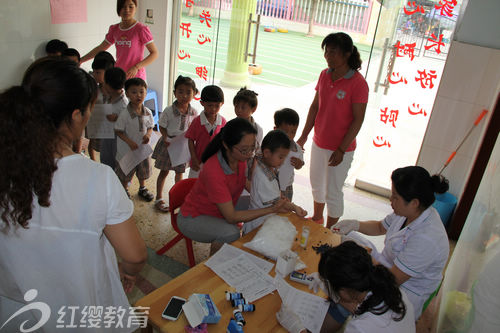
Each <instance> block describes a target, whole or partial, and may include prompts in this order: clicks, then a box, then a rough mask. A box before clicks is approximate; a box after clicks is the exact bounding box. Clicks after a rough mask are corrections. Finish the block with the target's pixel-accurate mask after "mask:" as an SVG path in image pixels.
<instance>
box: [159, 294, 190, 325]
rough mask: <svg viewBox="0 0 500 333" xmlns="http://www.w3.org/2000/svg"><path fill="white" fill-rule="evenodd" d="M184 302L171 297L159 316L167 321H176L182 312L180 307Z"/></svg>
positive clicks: (181, 299)
mask: <svg viewBox="0 0 500 333" xmlns="http://www.w3.org/2000/svg"><path fill="white" fill-rule="evenodd" d="M184 303H186V300H185V299H184V298H181V297H177V296H173V297H172V298H171V299H170V301H169V302H168V304H167V306H166V307H165V310H163V313H162V314H161V316H162V317H163V318H165V319H168V320H177V318H179V316H180V314H181V312H182V306H183V305H184Z"/></svg>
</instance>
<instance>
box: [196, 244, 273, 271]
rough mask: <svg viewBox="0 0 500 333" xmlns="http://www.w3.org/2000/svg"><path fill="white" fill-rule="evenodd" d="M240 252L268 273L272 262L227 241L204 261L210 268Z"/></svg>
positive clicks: (238, 254)
mask: <svg viewBox="0 0 500 333" xmlns="http://www.w3.org/2000/svg"><path fill="white" fill-rule="evenodd" d="M242 254H243V255H245V256H247V257H248V258H249V259H250V260H251V261H252V262H253V263H254V264H256V265H257V267H259V268H260V269H262V270H263V271H264V272H266V273H269V272H270V271H271V270H272V269H273V266H274V263H272V262H269V261H267V260H264V259H262V258H259V257H257V256H254V255H253V254H251V253H248V252H246V251H243V250H242V249H239V248H237V247H235V246H232V245H229V244H227V243H224V245H223V246H222V247H221V248H220V249H219V251H217V252H216V253H215V254H214V255H213V256H211V257H210V259H208V260H207V261H206V262H205V265H207V266H208V267H210V268H212V267H215V266H217V265H220V264H223V263H225V262H226V261H229V260H231V259H234V258H236V257H238V256H240V255H242Z"/></svg>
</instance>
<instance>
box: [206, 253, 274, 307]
mask: <svg viewBox="0 0 500 333" xmlns="http://www.w3.org/2000/svg"><path fill="white" fill-rule="evenodd" d="M210 268H211V269H212V270H213V271H214V272H215V273H216V274H217V275H218V276H219V277H220V278H221V279H223V280H224V282H226V283H227V284H228V285H230V286H231V287H234V288H236V291H238V292H241V293H243V297H244V298H245V299H246V300H247V301H248V302H254V301H256V300H258V299H259V298H261V297H264V296H266V295H267V294H269V293H271V292H273V291H274V290H275V289H276V287H275V286H274V279H273V278H272V277H271V276H269V274H267V273H266V272H264V271H263V270H261V269H260V268H259V267H257V265H255V264H254V263H253V262H252V261H251V260H250V259H249V258H248V257H247V256H246V255H244V254H242V255H240V256H238V257H236V258H233V259H231V260H229V261H226V262H224V263H221V264H219V265H216V266H214V267H210Z"/></svg>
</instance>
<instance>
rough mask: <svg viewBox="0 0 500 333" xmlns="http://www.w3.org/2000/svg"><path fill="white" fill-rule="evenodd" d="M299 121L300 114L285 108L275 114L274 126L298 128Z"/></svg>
mask: <svg viewBox="0 0 500 333" xmlns="http://www.w3.org/2000/svg"><path fill="white" fill-rule="evenodd" d="M299 120H300V118H299V114H298V113H297V112H296V111H295V110H293V109H290V108H284V109H281V110H278V111H276V112H275V113H274V126H276V127H280V126H281V124H288V125H293V126H298V125H299Z"/></svg>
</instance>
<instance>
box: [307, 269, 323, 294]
mask: <svg viewBox="0 0 500 333" xmlns="http://www.w3.org/2000/svg"><path fill="white" fill-rule="evenodd" d="M307 277H308V278H312V281H311V283H309V290H313V291H314V293H315V294H316V293H317V292H318V290H319V289H321V290H323V292H324V293H325V294H327V293H328V292H327V291H326V287H325V284H324V283H323V280H321V278H320V277H319V273H318V272H314V273H312V274H309V275H308V276H307Z"/></svg>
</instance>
